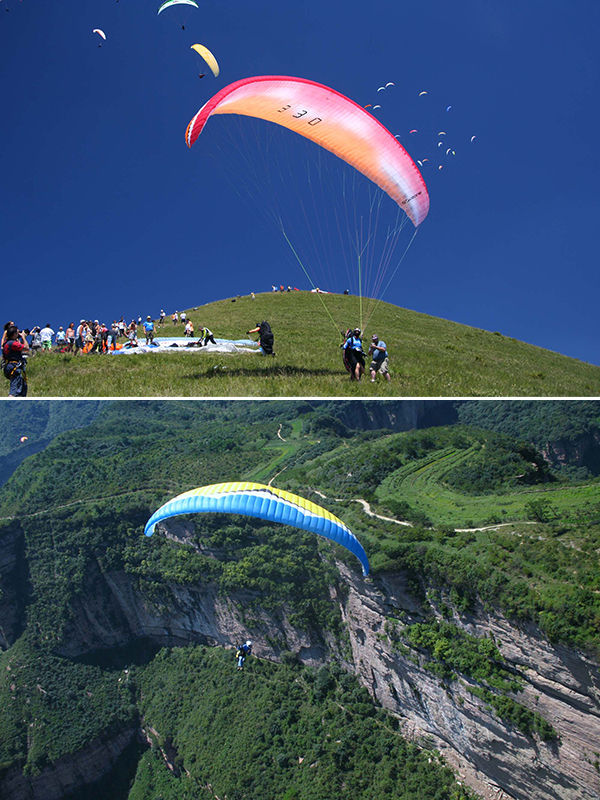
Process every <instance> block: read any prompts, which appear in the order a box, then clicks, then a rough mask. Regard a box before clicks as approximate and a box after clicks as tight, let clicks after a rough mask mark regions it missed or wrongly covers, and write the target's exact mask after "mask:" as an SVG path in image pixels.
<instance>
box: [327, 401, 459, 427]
mask: <svg viewBox="0 0 600 800" xmlns="http://www.w3.org/2000/svg"><path fill="white" fill-rule="evenodd" d="M332 412H333V413H335V416H336V417H338V419H340V420H341V421H342V422H343V423H344V425H346V427H348V428H352V429H356V430H365V431H367V430H379V429H380V428H387V429H388V430H392V431H396V432H397V433H399V432H402V431H410V430H413V429H414V428H428V427H430V426H434V425H453V424H454V423H456V422H457V420H458V414H457V411H456V404H455V403H454V402H452V401H446V402H445V401H439V400H389V401H387V400H386V401H384V402H381V401H377V402H373V403H368V402H367V403H352V402H350V403H338V404H336V406H335V409H332Z"/></svg>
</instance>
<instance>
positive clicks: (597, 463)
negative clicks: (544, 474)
mask: <svg viewBox="0 0 600 800" xmlns="http://www.w3.org/2000/svg"><path fill="white" fill-rule="evenodd" d="M541 452H542V455H543V456H544V458H545V459H546V461H548V463H550V464H552V465H554V466H559V465H562V464H572V465H573V466H577V467H587V468H588V469H589V470H590V472H591V473H592V474H593V475H599V474H600V431H599V430H598V429H596V428H592V429H591V430H589V431H587V432H586V433H585V434H583V435H582V436H580V437H579V438H577V439H575V440H574V441H571V440H566V439H565V440H562V439H559V440H558V441H554V442H547V443H546V444H545V445H544V446H543V447H542V448H541Z"/></svg>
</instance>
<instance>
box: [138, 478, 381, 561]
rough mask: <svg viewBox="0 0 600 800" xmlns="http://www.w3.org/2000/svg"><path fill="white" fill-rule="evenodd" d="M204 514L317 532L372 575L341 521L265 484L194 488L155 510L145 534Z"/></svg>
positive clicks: (356, 542) (356, 541) (358, 545)
mask: <svg viewBox="0 0 600 800" xmlns="http://www.w3.org/2000/svg"><path fill="white" fill-rule="evenodd" d="M202 513H221V514H223V513H228V514H242V515H244V516H247V517H258V519H265V520H268V521H269V522H280V523H281V524H282V525H291V526H292V527H294V528H300V529H301V530H304V531H309V532H310V533H316V534H318V535H319V536H323V537H324V538H325V539H330V540H331V541H332V542H335V543H336V544H339V545H341V546H342V547H345V548H346V550H349V551H350V552H351V553H352V554H353V555H355V556H356V557H357V558H358V560H359V561H360V563H361V566H362V571H363V575H368V574H369V559H368V558H367V554H366V553H365V551H364V549H363V547H362V545H361V543H360V542H359V541H358V539H357V538H356V536H355V535H354V534H353V533H352V531H351V530H350V529H349V528H348V526H347V525H345V524H344V523H343V522H342V520H341V519H338V518H337V517H336V516H334V515H333V514H331V513H330V512H329V511H327V510H326V509H324V508H321V506H318V505H316V503H311V501H310V500H305V499H304V498H303V497H299V496H298V495H296V494H292V493H291V492H286V491H283V490H282V489H274V488H273V487H272V486H265V485H264V484H262V483H248V482H240V481H238V482H233V483H214V484H212V485H211V486H202V487H200V488H198V489H191V490H190V491H189V492H184V493H183V494H180V495H178V496H177V497H174V498H173V499H172V500H169V501H168V502H166V503H165V504H164V505H163V506H161V507H160V508H159V509H158V511H155V512H154V514H152V516H151V517H150V519H149V520H148V522H147V523H146V527H145V528H144V533H145V534H146V536H152V534H153V533H154V528H155V526H156V524H157V523H158V522H161V521H162V520H164V519H167V518H168V517H175V516H178V515H179V514H202Z"/></svg>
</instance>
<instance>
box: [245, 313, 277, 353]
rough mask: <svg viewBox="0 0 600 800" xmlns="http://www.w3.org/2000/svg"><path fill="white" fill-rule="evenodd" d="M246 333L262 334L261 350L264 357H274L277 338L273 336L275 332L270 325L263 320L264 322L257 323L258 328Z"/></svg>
mask: <svg viewBox="0 0 600 800" xmlns="http://www.w3.org/2000/svg"><path fill="white" fill-rule="evenodd" d="M246 333H248V334H250V333H258V334H260V349H261V352H262V354H263V355H264V356H274V355H275V353H274V352H273V345H274V343H275V337H274V336H273V332H272V331H271V326H270V325H269V323H268V322H267V321H266V320H265V319H263V321H262V322H257V323H256V327H254V328H252V329H251V330H249V331H246Z"/></svg>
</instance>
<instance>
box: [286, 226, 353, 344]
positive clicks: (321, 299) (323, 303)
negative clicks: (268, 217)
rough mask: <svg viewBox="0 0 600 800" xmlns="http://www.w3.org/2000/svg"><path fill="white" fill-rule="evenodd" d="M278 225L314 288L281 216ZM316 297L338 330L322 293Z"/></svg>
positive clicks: (318, 293)
mask: <svg viewBox="0 0 600 800" xmlns="http://www.w3.org/2000/svg"><path fill="white" fill-rule="evenodd" d="M279 225H280V227H281V233H282V234H283V237H284V239H285V240H286V242H287V243H288V244H289V246H290V250H291V251H292V253H293V254H294V255H295V256H296V260H297V261H298V263H299V264H300V266H301V267H302V271H303V272H304V274H305V275H306V277H307V278H308V282H309V283H310V285H311V286H312V288H313V289H316V288H317V287H316V286H315V284H314V283H313V280H312V278H311V277H310V275H309V274H308V272H307V271H306V268H305V266H304V264H303V263H302V259H301V258H300V256H299V255H298V253H297V252H296V250H295V249H294V245H293V244H292V243H291V242H290V240H289V238H288V235H287V233H286V232H285V228H284V226H283V222H282V220H281V217H279ZM317 297H318V298H319V300H320V301H321V305H322V306H323V308H324V309H325V311H326V312H327V315H328V317H329V319H330V320H331V324H332V325H333V327H334V328H335V330H336V331H338V330H339V328H338V326H337V325H336V324H335V320H334V318H333V317H332V315H331V311H330V310H329V309H328V308H327V305H326V303H325V301H324V300H323V297H322V295H321V293H320V292H317Z"/></svg>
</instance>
